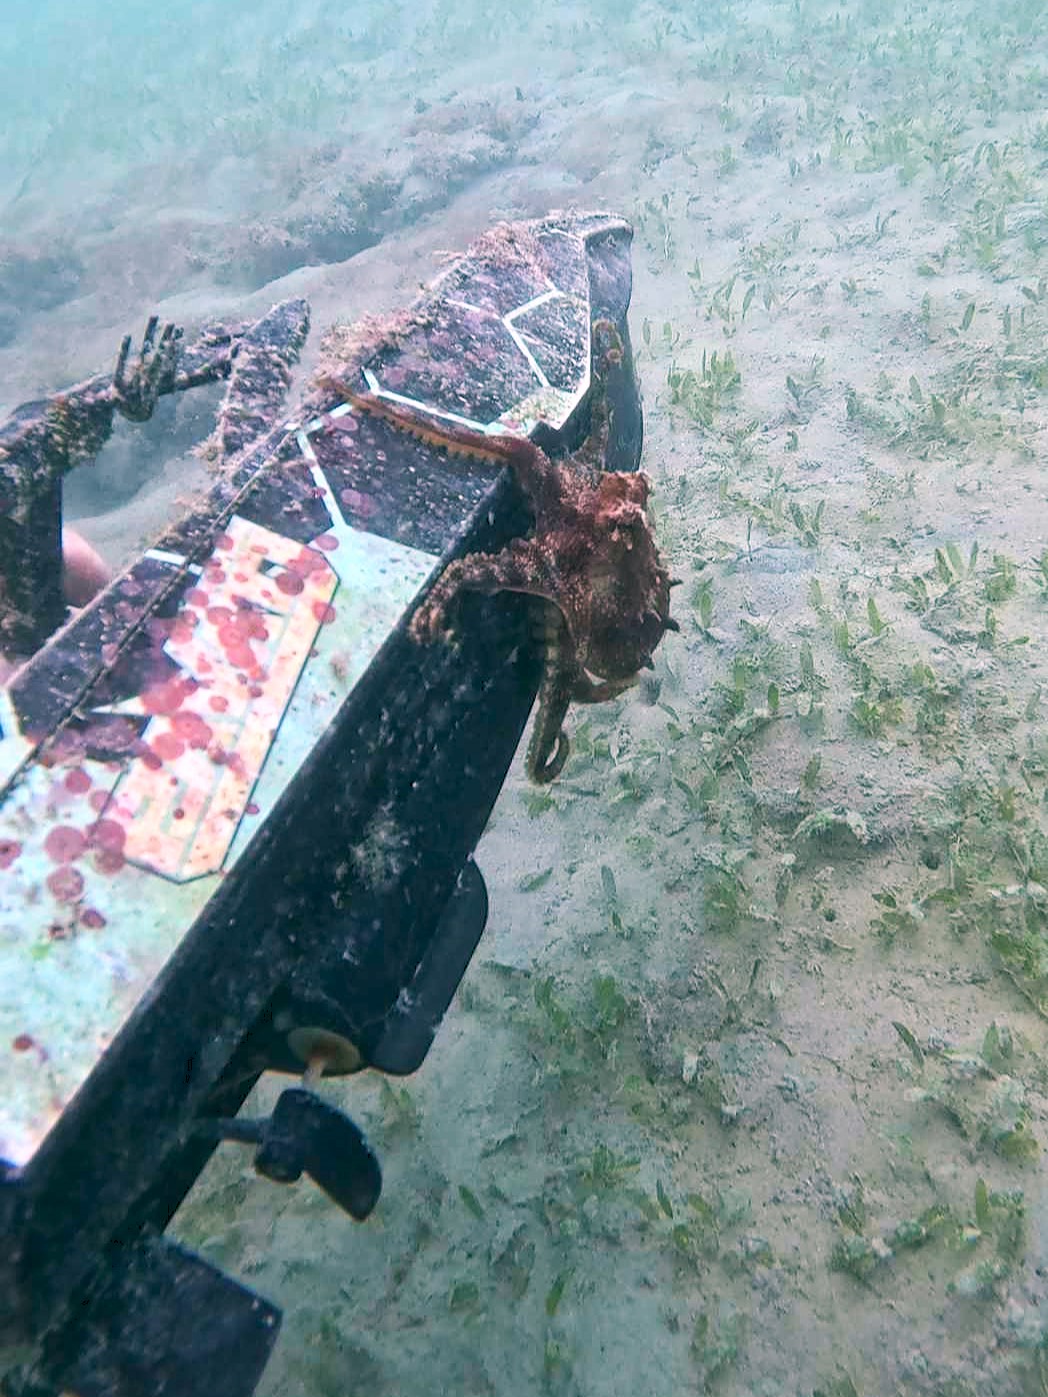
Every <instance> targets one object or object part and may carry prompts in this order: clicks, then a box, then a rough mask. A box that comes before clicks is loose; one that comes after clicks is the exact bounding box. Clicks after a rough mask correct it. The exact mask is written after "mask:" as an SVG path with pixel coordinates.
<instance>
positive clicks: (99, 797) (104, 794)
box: [87, 791, 109, 815]
mask: <svg viewBox="0 0 1048 1397" xmlns="http://www.w3.org/2000/svg"><path fill="white" fill-rule="evenodd" d="M87 803H88V805H90V807H91V809H92V810H93V811H94V812H95V814H96V815H99V814H101V812H102V811H103V810H104V809H105V808H106V806H107V805H108V804H109V792H108V791H92V792H91V794H90V795H89V796H88V798H87Z"/></svg>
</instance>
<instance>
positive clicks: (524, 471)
mask: <svg viewBox="0 0 1048 1397" xmlns="http://www.w3.org/2000/svg"><path fill="white" fill-rule="evenodd" d="M347 397H348V398H349V400H350V401H351V402H352V403H353V405H354V406H355V407H357V408H359V409H361V410H362V411H364V412H368V413H370V414H373V415H375V416H379V417H382V418H384V419H386V420H387V421H389V422H391V423H392V424H394V425H395V426H397V427H398V428H400V429H401V430H403V431H406V432H409V433H411V434H413V435H415V436H418V437H422V438H423V439H424V440H426V441H427V442H429V443H430V444H432V445H436V446H442V447H444V448H445V449H446V450H447V451H449V452H450V453H453V454H459V455H462V456H465V457H467V458H471V459H474V460H483V461H487V462H494V463H498V464H503V465H508V466H509V467H510V468H511V469H512V471H513V473H514V475H515V476H516V479H517V482H518V484H519V485H520V487H521V489H522V490H523V492H524V494H525V496H526V497H527V499H528V501H529V503H530V504H531V507H532V509H533V511H534V515H535V528H534V533H533V535H532V536H531V537H530V538H526V539H514V541H513V542H512V543H510V544H509V545H508V546H507V547H506V548H504V549H502V551H501V552H499V553H470V554H468V555H467V556H466V557H465V558H459V559H456V560H455V561H453V562H451V563H449V564H448V566H447V567H446V568H445V569H444V572H443V574H442V575H441V577H440V578H439V579H438V580H437V582H436V583H435V585H434V586H433V588H432V589H431V591H430V593H429V595H428V596H427V598H426V600H425V601H424V602H423V603H422V605H421V606H420V607H419V608H418V610H417V611H416V612H415V614H414V616H413V617H412V620H411V634H412V635H413V636H414V638H415V639H416V640H418V641H421V642H428V641H432V640H435V639H436V638H437V637H439V636H441V635H444V634H446V632H447V614H448V609H449V607H450V605H451V603H452V602H453V601H454V600H455V598H456V597H457V596H458V594H459V593H460V592H462V591H471V592H483V593H487V594H489V595H490V594H493V593H495V592H525V593H527V594H528V595H530V596H535V597H541V598H542V599H543V600H544V601H545V602H546V603H547V605H546V606H545V607H544V608H543V610H544V626H543V640H544V642H545V664H544V668H543V674H542V681H541V684H540V687H539V702H538V713H537V715H536V718H535V724H534V727H533V729H532V734H531V740H530V742H529V743H528V749H527V755H526V758H525V765H526V769H527V773H528V775H529V776H530V778H531V779H532V780H533V781H536V782H539V783H544V782H547V781H552V780H553V779H554V777H556V776H557V775H558V774H559V773H560V771H561V769H562V768H563V766H564V763H565V761H566V760H567V756H568V750H569V744H568V739H567V736H566V734H565V733H564V731H563V729H562V723H563V721H564V717H565V714H566V713H567V711H568V707H569V705H570V704H572V703H600V702H602V701H603V700H605V699H610V698H614V697H615V695H616V694H619V693H621V692H622V690H623V689H625V688H627V687H628V686H629V685H630V684H632V683H633V682H634V681H635V679H636V678H637V673H638V671H639V670H640V669H642V668H645V667H647V668H650V667H651V657H652V654H653V652H654V650H655V647H656V646H657V645H658V643H659V641H660V640H661V639H662V637H663V635H664V634H665V633H666V631H675V630H678V629H679V627H678V625H677V622H676V621H674V620H673V619H672V617H671V616H670V614H669V613H670V587H671V586H672V585H673V583H672V582H671V579H670V575H669V572H668V571H667V569H666V567H665V565H664V564H663V561H662V558H661V556H660V554H659V549H658V545H657V544H656V542H655V535H654V532H653V530H652V525H651V520H650V519H649V518H648V515H647V513H646V509H645V507H646V505H647V502H648V494H649V491H650V489H651V482H650V481H649V480H648V477H647V476H646V475H644V474H642V473H641V472H636V473H627V472H604V473H599V472H596V473H595V472H593V471H592V468H587V465H586V463H585V462H584V461H581V458H576V459H575V460H573V461H569V462H566V463H564V464H559V463H555V462H553V461H551V460H550V459H549V457H548V456H547V455H546V454H545V453H544V452H543V451H541V450H540V449H539V447H537V446H536V445H535V443H534V442H532V441H529V440H528V439H527V438H526V437H516V436H509V435H506V436H490V437H489V436H485V435H482V434H481V433H478V432H472V431H469V430H468V429H463V428H459V427H457V426H454V425H452V424H449V423H446V422H439V423H438V422H436V421H434V420H433V419H430V418H422V417H419V416H417V415H416V414H415V413H414V412H412V411H409V410H408V409H406V408H402V407H400V406H398V405H396V404H394V403H391V402H388V401H387V400H385V399H382V398H378V397H375V396H373V395H372V394H370V393H348V394H347ZM600 411H601V414H602V417H601V422H600V424H599V426H598V428H597V429H596V430H595V432H594V433H593V434H591V436H590V439H589V442H588V443H587V445H590V444H592V443H593V442H594V440H595V438H596V437H597V436H599V434H600V432H601V431H603V430H604V429H605V428H606V424H605V423H604V421H603V409H600ZM593 454H594V453H593V452H592V451H587V452H586V456H587V457H591V456H592V455H593ZM598 454H599V453H598Z"/></svg>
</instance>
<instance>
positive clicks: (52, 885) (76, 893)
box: [47, 866, 84, 902]
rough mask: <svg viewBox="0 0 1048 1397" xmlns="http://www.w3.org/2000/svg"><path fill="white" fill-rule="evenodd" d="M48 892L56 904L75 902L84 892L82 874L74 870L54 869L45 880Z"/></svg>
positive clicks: (67, 868) (66, 868)
mask: <svg viewBox="0 0 1048 1397" xmlns="http://www.w3.org/2000/svg"><path fill="white" fill-rule="evenodd" d="M47 886H48V890H49V891H50V893H51V896H52V897H53V898H54V899H55V901H56V902H75V901H76V900H77V898H78V897H80V896H81V894H82V893H83V891H84V878H83V874H81V873H79V872H78V871H77V870H76V869H75V868H69V867H68V866H67V867H65V868H56V869H55V871H54V873H52V874H49V876H48V879H47Z"/></svg>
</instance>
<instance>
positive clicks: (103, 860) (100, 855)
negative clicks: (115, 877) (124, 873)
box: [95, 849, 127, 873]
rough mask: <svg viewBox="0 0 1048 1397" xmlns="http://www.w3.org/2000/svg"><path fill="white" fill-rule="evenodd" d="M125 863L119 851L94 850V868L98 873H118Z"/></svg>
mask: <svg viewBox="0 0 1048 1397" xmlns="http://www.w3.org/2000/svg"><path fill="white" fill-rule="evenodd" d="M126 862H127V860H126V859H125V858H124V856H123V854H122V853H121V852H120V850H119V849H96V850H95V868H96V869H97V870H98V872H99V873H119V872H120V870H121V869H122V868H123V866H124V864H125V863H126Z"/></svg>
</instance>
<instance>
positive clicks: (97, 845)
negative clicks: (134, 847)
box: [87, 820, 127, 852]
mask: <svg viewBox="0 0 1048 1397" xmlns="http://www.w3.org/2000/svg"><path fill="white" fill-rule="evenodd" d="M87 832H88V834H89V835H90V836H91V847H92V848H93V849H115V850H117V851H118V852H119V851H120V850H122V849H123V847H124V845H125V844H126V843H127V830H126V829H125V828H124V826H123V825H122V824H121V823H120V821H119V820H96V821H95V822H94V824H93V825H91V827H90V828H89V829H88V831H87Z"/></svg>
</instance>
